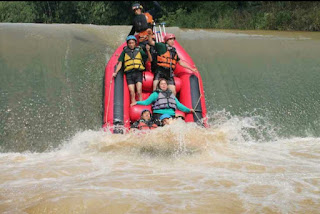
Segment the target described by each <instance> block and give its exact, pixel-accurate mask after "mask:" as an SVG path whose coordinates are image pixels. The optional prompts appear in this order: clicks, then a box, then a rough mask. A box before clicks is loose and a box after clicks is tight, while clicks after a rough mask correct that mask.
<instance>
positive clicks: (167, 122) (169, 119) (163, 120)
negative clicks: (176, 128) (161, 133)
mask: <svg viewBox="0 0 320 214" xmlns="http://www.w3.org/2000/svg"><path fill="white" fill-rule="evenodd" d="M160 121H161V124H162V126H165V125H170V124H172V123H173V122H174V120H173V119H172V117H171V116H170V115H169V114H163V115H161V117H160Z"/></svg>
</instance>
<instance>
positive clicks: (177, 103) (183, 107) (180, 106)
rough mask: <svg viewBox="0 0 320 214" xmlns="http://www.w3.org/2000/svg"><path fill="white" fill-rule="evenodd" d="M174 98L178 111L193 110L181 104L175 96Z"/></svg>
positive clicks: (187, 111)
mask: <svg viewBox="0 0 320 214" xmlns="http://www.w3.org/2000/svg"><path fill="white" fill-rule="evenodd" d="M175 100H176V105H177V108H178V109H179V110H180V111H183V112H186V113H190V112H194V110H193V109H192V108H191V109H189V108H188V107H186V106H185V105H183V104H182V103H180V102H179V100H178V99H177V98H175Z"/></svg>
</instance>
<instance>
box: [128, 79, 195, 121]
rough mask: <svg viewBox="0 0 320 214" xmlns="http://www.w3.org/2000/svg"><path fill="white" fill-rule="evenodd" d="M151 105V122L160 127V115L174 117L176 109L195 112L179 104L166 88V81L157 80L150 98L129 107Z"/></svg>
mask: <svg viewBox="0 0 320 214" xmlns="http://www.w3.org/2000/svg"><path fill="white" fill-rule="evenodd" d="M151 103H153V104H152V111H153V120H154V121H155V123H156V124H157V125H161V123H160V120H159V118H160V117H161V115H162V114H169V115H171V116H172V117H174V116H175V110H176V109H179V110H181V111H183V112H185V113H190V112H192V113H194V112H195V111H194V110H193V109H189V108H187V107H186V106H184V105H183V104H182V103H180V102H179V100H178V99H177V98H176V96H175V95H174V94H173V93H172V91H171V90H170V89H169V88H168V82H167V80H166V79H160V80H159V83H158V86H157V90H156V91H154V92H153V93H152V94H150V96H149V97H148V98H147V99H146V100H144V101H138V102H133V103H131V106H134V105H137V104H138V105H145V106H147V105H150V104H151Z"/></svg>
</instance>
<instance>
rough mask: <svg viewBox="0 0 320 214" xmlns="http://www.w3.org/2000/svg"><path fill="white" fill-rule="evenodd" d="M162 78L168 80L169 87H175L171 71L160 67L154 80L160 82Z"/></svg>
mask: <svg viewBox="0 0 320 214" xmlns="http://www.w3.org/2000/svg"><path fill="white" fill-rule="evenodd" d="M160 78H164V79H166V80H167V82H168V85H175V83H174V78H173V75H170V70H169V69H164V68H161V67H158V69H157V71H156V73H155V75H154V80H159V79H160Z"/></svg>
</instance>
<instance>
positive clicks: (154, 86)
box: [152, 70, 160, 91]
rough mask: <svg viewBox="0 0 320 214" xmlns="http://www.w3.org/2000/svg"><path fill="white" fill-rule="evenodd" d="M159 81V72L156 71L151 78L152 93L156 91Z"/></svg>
mask: <svg viewBox="0 0 320 214" xmlns="http://www.w3.org/2000/svg"><path fill="white" fill-rule="evenodd" d="M159 79H160V71H159V70H156V72H155V74H154V78H153V87H152V89H153V91H155V90H156V89H157V85H158V83H159Z"/></svg>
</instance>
